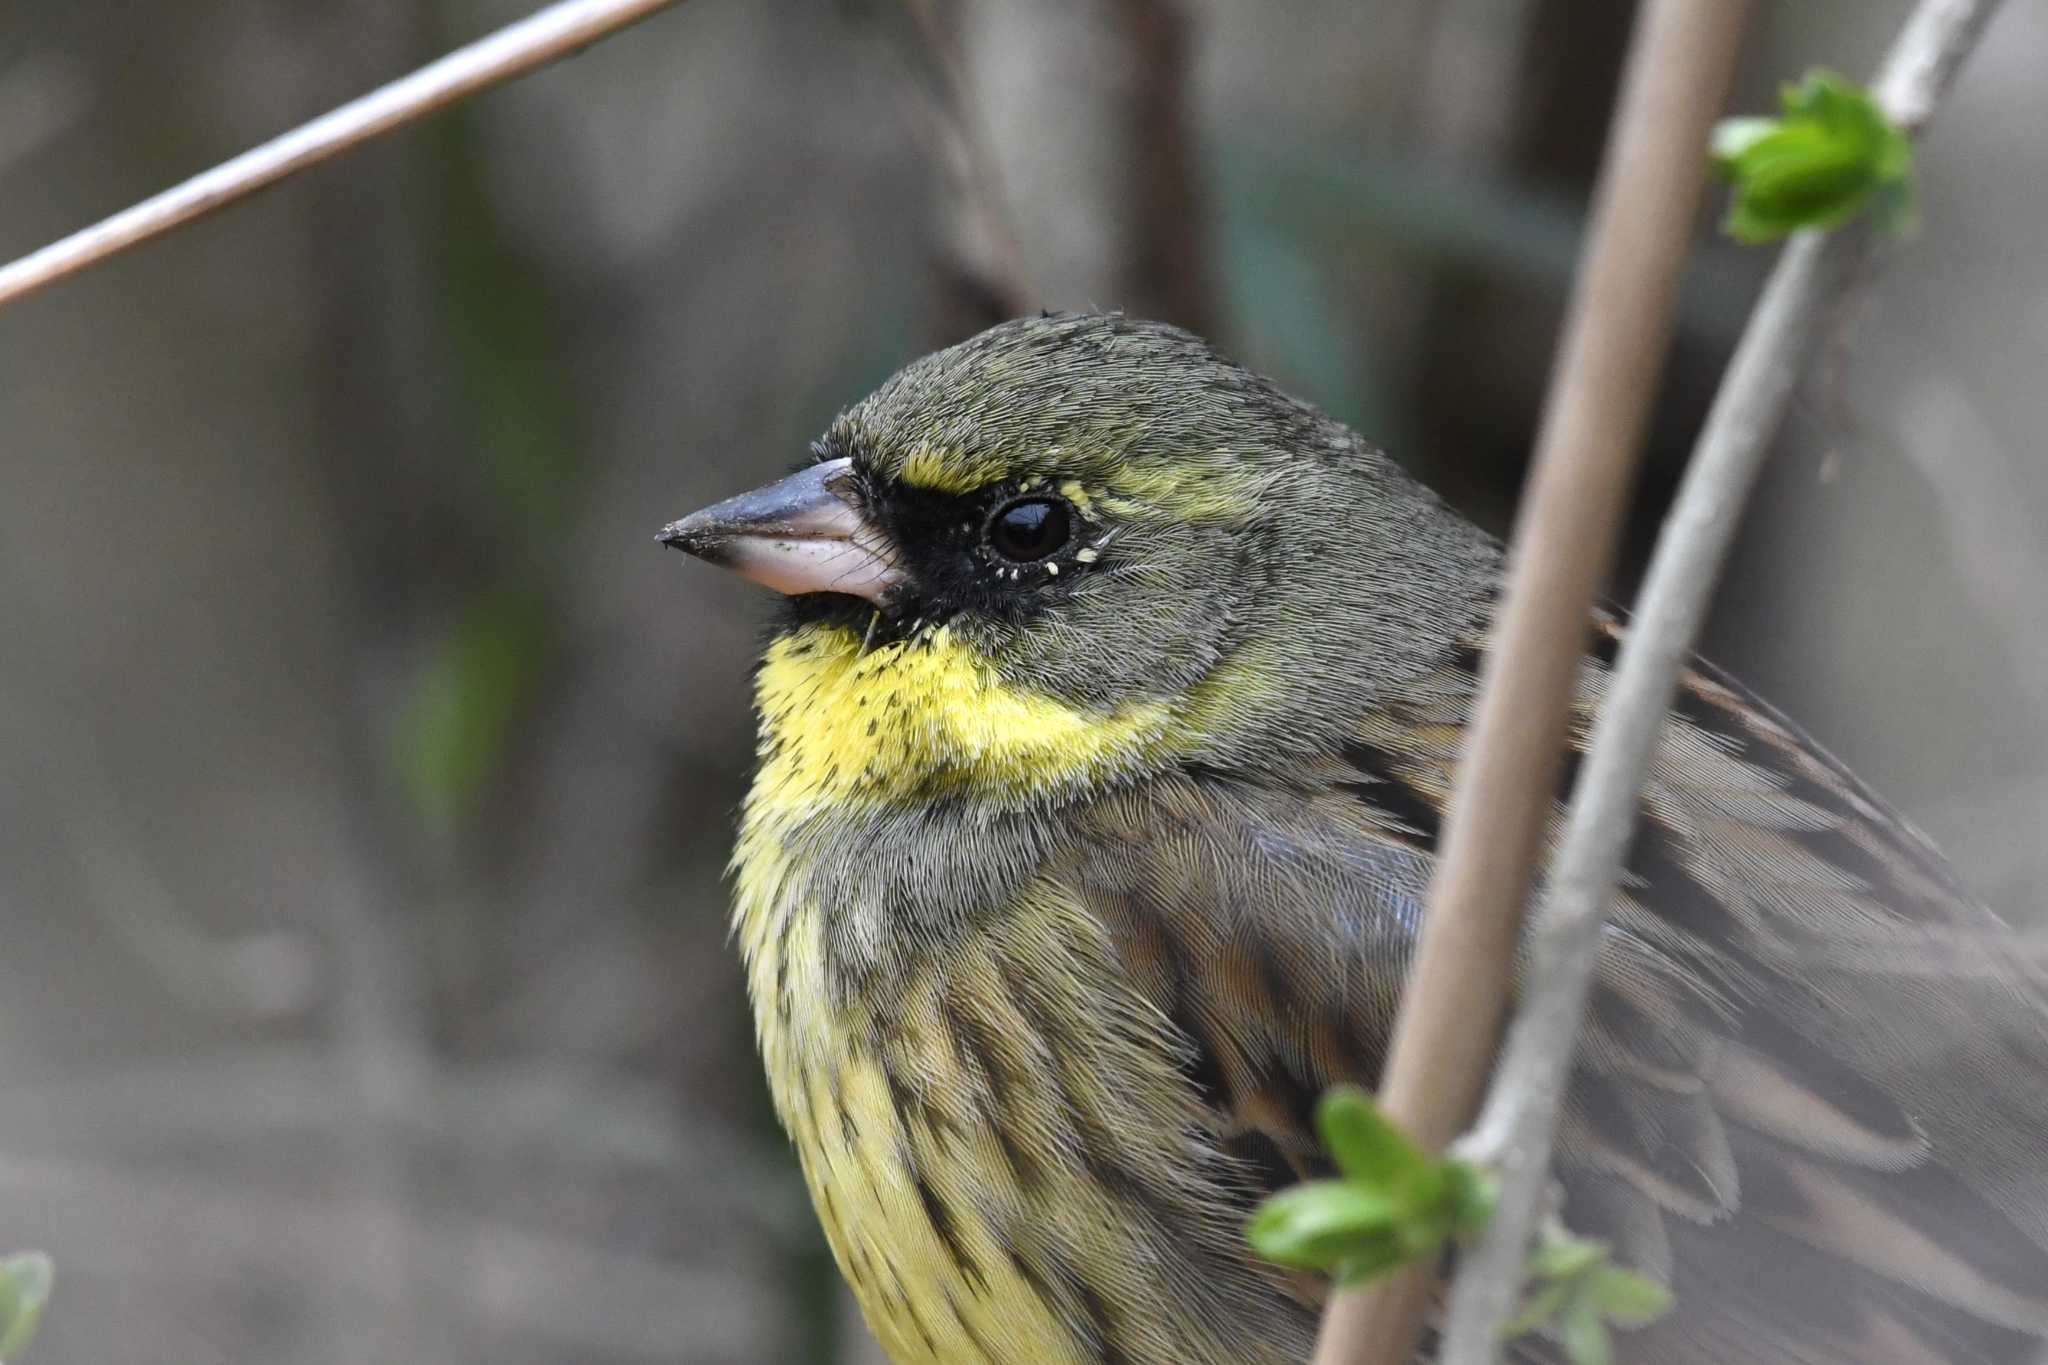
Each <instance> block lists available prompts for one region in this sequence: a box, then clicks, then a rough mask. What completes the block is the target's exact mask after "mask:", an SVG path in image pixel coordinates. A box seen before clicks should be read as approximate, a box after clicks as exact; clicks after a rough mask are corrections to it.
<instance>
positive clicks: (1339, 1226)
mask: <svg viewBox="0 0 2048 1365" xmlns="http://www.w3.org/2000/svg"><path fill="white" fill-rule="evenodd" d="M1404 1212H1405V1211H1404V1210H1403V1209H1401V1208H1400V1207H1399V1206H1398V1205H1396V1204H1395V1203H1394V1202H1393V1201H1391V1200H1389V1199H1388V1198H1387V1197H1386V1195H1385V1194H1384V1193H1382V1192H1381V1191H1379V1190H1375V1189H1372V1188H1370V1187H1367V1186H1365V1185H1361V1184H1358V1183H1356V1182H1354V1181H1349V1180H1313V1181H1310V1182H1309V1183H1307V1184H1305V1185H1295V1186H1292V1187H1291V1188H1288V1189H1284V1190H1281V1191H1280V1192H1279V1193H1278V1194H1275V1195H1274V1196H1273V1197H1272V1198H1270V1199H1268V1200H1266V1202H1265V1203H1264V1204H1262V1205H1260V1206H1259V1209H1258V1211H1257V1212H1256V1213H1254V1214H1253V1215H1252V1216H1251V1219H1250V1221H1249V1222H1247V1223H1246V1224H1245V1235H1246V1236H1247V1237H1248V1238H1249V1239H1250V1240H1251V1244H1252V1249H1253V1250H1254V1251H1257V1252H1258V1253H1259V1255H1261V1256H1263V1257H1265V1258H1266V1259H1267V1260H1269V1261H1275V1262H1278V1263H1279V1264H1281V1265H1289V1266H1295V1267H1297V1268H1299V1269H1303V1270H1329V1269H1332V1268H1333V1267H1335V1266H1336V1265H1337V1264H1338V1263H1339V1262H1341V1261H1354V1260H1361V1259H1362V1260H1376V1259H1378V1258H1379V1257H1381V1256H1383V1255H1384V1254H1385V1253H1386V1252H1387V1251H1388V1250H1389V1249H1391V1248H1392V1247H1393V1246H1394V1228H1395V1225H1396V1223H1397V1222H1398V1221H1399V1220H1400V1218H1401V1217H1402V1215H1403V1214H1404Z"/></svg>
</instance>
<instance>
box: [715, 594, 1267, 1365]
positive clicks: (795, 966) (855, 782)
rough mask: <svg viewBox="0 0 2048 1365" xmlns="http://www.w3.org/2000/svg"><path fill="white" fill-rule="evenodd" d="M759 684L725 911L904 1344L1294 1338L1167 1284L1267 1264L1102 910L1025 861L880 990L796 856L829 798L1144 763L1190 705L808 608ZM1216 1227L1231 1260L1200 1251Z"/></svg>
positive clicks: (872, 797)
mask: <svg viewBox="0 0 2048 1365" xmlns="http://www.w3.org/2000/svg"><path fill="white" fill-rule="evenodd" d="M757 689H758V703H759V707H760V713H761V718H762V765H761V768H760V771H759V773H758V775H757V777H756V779H755V783H754V786H753V789H752V791H751V792H750V793H749V796H748V799H747V804H746V810H745V814H744V817H743V820H742V825H741V836H740V843H739V847H738V851H737V853H736V855H735V869H734V870H735V874H736V876H735V880H736V883H737V893H738V894H737V904H736V907H735V931H736V936H737V938H738V940H739V943H740V947H741V950H742V952H743V954H744V957H745V959H746V965H747V979H748V989H749V994H750V996H751V998H752V1003H753V1008H754V1017H755V1024H756V1029H757V1032H758V1034H759V1040H760V1046H761V1052H762V1057H763V1060H764V1062H765V1064H766V1069H767V1074H768V1080H769V1086H770V1090H771V1092H772V1093H773V1095H774V1098H775V1103H776V1108H777V1110H778V1112H779V1114H780V1116H781V1118H782V1122H783V1124H784V1126H785V1127H786V1128H787V1130H788V1131H789V1134H790V1137H791V1139H792V1141H793V1142H794V1143H795V1145H796V1148H797V1152H798V1154H799V1156H800V1157H801V1159H802V1163H803V1169H804V1175H805V1179H806V1181H807V1182H808V1184H809V1186H810V1189H811V1195H812V1200H813V1203H814V1204H815V1205H816V1207H817V1211H818V1215H819V1219H820V1221H821V1222H822V1224H823V1225H824V1229H825V1233H826V1236H827V1238H828V1240H829V1241H830V1243H831V1245H832V1249H833V1253H834V1255H835V1257H836V1258H837V1260H838V1262H839V1266H840V1268H841V1270H842V1271H843V1272H844V1274H845V1276H846V1278H847V1280H848V1282H849V1283H850V1284H851V1285H852V1286H853V1288H854V1291H855V1294H856V1296H857V1297H858V1298H859V1299H860V1302H861V1306H862V1309H863V1311H864V1312H865V1314H866V1316H867V1319H868V1322H869V1324H870V1325H871V1326H872V1327H873V1328H874V1330H875V1332H876V1335H877V1336H878V1337H879V1338H880V1339H881V1341H882V1343H883V1345H884V1346H885V1347H886V1348H887V1349H888V1350H889V1352H890V1354H891V1355H892V1356H893V1357H894V1358H895V1359H896V1360H898V1361H904V1362H926V1361H929V1362H935V1363H936V1362H947V1363H948V1365H956V1363H959V1362H969V1363H971V1362H1018V1363H1019V1365H1022V1363H1023V1362H1051V1363H1053V1365H1059V1362H1069V1361H1071V1362H1088V1361H1094V1360H1099V1359H1103V1358H1107V1357H1116V1358H1122V1359H1128V1360H1132V1361H1146V1362H1150V1361H1174V1362H1186V1363H1187V1365H1194V1363H1196V1362H1210V1361H1217V1362H1221V1361H1225V1360H1230V1361H1239V1360H1255V1359H1257V1360H1263V1359H1279V1358H1280V1357H1279V1356H1278V1355H1277V1354H1276V1355H1270V1356H1269V1355H1267V1354H1266V1351H1265V1346H1264V1345H1259V1344H1250V1345H1248V1344H1247V1343H1246V1342H1244V1341H1243V1340H1241V1339H1234V1338H1233V1339H1230V1340H1225V1339H1224V1337H1223V1332H1222V1328H1221V1327H1220V1326H1219V1325H1218V1324H1217V1323H1216V1322H1215V1321H1214V1320H1213V1319H1210V1320H1208V1321H1205V1320H1204V1319H1203V1317H1202V1316H1201V1315H1196V1314H1190V1313H1189V1312H1188V1310H1187V1305H1186V1304H1185V1302H1184V1301H1183V1296H1182V1295H1181V1294H1179V1293H1178V1292H1172V1291H1169V1290H1167V1289H1166V1288H1165V1287H1164V1278H1165V1277H1164V1275H1163V1272H1162V1269H1161V1268H1162V1266H1163V1265H1165V1264H1166V1263H1167V1262H1169V1261H1171V1260H1173V1259H1174V1258H1176V1257H1181V1256H1187V1257H1189V1258H1190V1267H1192V1268H1190V1269H1185V1270H1183V1271H1182V1272H1180V1274H1181V1276H1182V1278H1183V1280H1185V1279H1186V1278H1187V1277H1189V1276H1194V1277H1196V1278H1199V1279H1203V1280H1205V1281H1206V1282H1212V1283H1215V1284H1216V1285H1218V1286H1219V1290H1220V1292H1221V1293H1222V1294H1223V1295H1224V1297H1226V1298H1236V1299H1247V1298H1249V1297H1250V1296H1252V1295H1254V1294H1256V1293H1258V1292H1260V1287H1259V1284H1258V1283H1257V1282H1256V1281H1255V1280H1254V1279H1252V1278H1247V1279H1245V1281H1244V1283H1243V1287H1242V1289H1241V1290H1232V1289H1231V1288H1230V1287H1229V1285H1230V1283H1231V1282H1232V1281H1233V1280H1234V1279H1235V1278H1236V1277H1237V1276H1239V1275H1245V1276H1253V1275H1256V1274H1257V1273H1258V1272H1252V1271H1248V1270H1244V1269H1242V1268H1241V1267H1240V1266H1239V1265H1238V1263H1237V1262H1236V1261H1235V1260H1234V1259H1232V1258H1233V1257H1234V1256H1235V1255H1236V1254H1237V1253H1236V1250H1235V1249H1237V1248H1239V1247H1240V1246H1241V1243H1240V1242H1239V1239H1238V1233H1237V1229H1236V1227H1235V1223H1234V1217H1235V1215H1233V1214H1232V1213H1231V1212H1230V1211H1229V1210H1228V1208H1227V1206H1226V1203H1225V1200H1224V1198H1223V1196H1222V1194H1221V1193H1220V1192H1219V1190H1218V1189H1217V1188H1216V1187H1215V1185H1214V1184H1213V1183H1212V1182H1213V1181H1214V1179H1215V1167H1214V1165H1213V1152H1211V1151H1208V1149H1206V1148H1205V1147H1204V1144H1203V1140H1202V1139H1201V1138H1200V1137H1199V1136H1197V1135H1198V1134H1199V1132H1200V1129H1201V1124H1202V1115H1201V1113H1200V1112H1199V1101H1198V1099H1197V1097H1196V1096H1195V1094H1194V1093H1193V1091H1192V1089H1191V1087H1189V1086H1188V1084H1187V1083H1186V1081H1185V1079H1184V1077H1183V1076H1182V1074H1181V1073H1180V1071H1179V1068H1178V1056H1177V1053H1176V1047H1177V1044H1176V1042H1175V1040H1174V1039H1175V1035H1174V1034H1173V1031H1172V1028H1171V1026H1170V1025H1169V1024H1168V1023H1167V1022H1166V1020H1165V1019H1164V1017H1163V1016H1162V1015H1161V1014H1160V1013H1159V1012H1158V1010H1157V1009H1156V1008H1155V1007H1153V1006H1152V1005H1151V1004H1150V1003H1149V1002H1147V1001H1145V1000H1143V999H1141V998H1140V997H1138V996H1137V995H1136V993H1135V992H1134V990H1133V988H1132V987H1131V986H1130V985H1129V983H1128V981H1127V979H1126V974H1125V973H1124V971H1123V969H1122V967H1121V965H1120V963H1119V961H1118V959H1117V957H1116V954H1115V951H1114V948H1113V945H1112V944H1111V942H1110V940H1109V938H1108V932H1107V930H1106V929H1105V927H1104V926H1103V925H1102V923H1100V922H1099V920H1098V919H1097V918H1096V917H1095V916H1094V915H1093V914H1091V913H1090V912H1089V910H1088V908H1087V907H1086V906H1085V905H1082V904H1080V903H1079V902H1078V901H1077V900H1075V899H1074V898H1073V897H1072V896H1071V895H1070V894H1068V893H1066V892H1063V891H1061V890H1059V889H1058V888H1057V887H1055V886H1053V885H1052V884H1050V883H1047V882H1043V881H1029V882H1027V883H1026V884H1022V885H1019V886H1017V887H1016V888H1015V899H1014V901H1013V902H1012V903H1010V904H1007V905H1002V906H980V907H963V911H965V912H968V914H969V916H970V917H971V918H972V919H973V921H974V925H975V927H974V928H973V930H972V931H971V932H962V933H960V934H959V935H957V936H956V937H955V938H953V939H950V940H948V941H947V942H945V943H943V944H938V945H933V944H928V943H927V944H921V945H918V946H916V947H915V948H913V947H911V946H906V947H904V948H903V949H902V953H901V956H902V961H901V963H900V964H898V965H900V966H901V970H900V971H897V972H894V973H893V975H892V976H891V979H890V983H889V985H888V987H887V988H886V989H885V990H879V991H868V992H865V993H863V992H858V991H849V990H848V989H846V988H845V983H843V982H836V981H834V980H833V979H832V971H833V967H832V965H831V964H832V961H833V959H832V958H831V956H830V954H829V953H828V935H827V928H828V925H831V924H832V923H833V920H832V916H833V915H834V913H835V910H836V909H837V907H834V906H832V905H823V904H819V903H817V902H816V900H815V899H814V897H815V894H816V893H815V891H814V890H813V889H812V888H814V887H816V886H818V885H820V884H830V881H831V879H830V878H826V879H824V880H823V882H822V883H821V881H820V880H819V879H818V878H815V877H813V876H811V875H809V874H810V873H812V872H814V871H815V870H816V869H815V868H811V867H807V866H805V865H804V863H803V860H804V859H807V858H814V857H818V856H821V855H820V854H819V852H818V850H819V848H820V843H819V841H818V840H817V839H816V837H815V835H816V823H817V822H818V821H820V820H826V821H829V820H832V819H833V818H835V817H836V816H838V815H842V814H845V813H847V812H848V811H850V810H855V809H858V808H860V807H862V806H866V805H872V804H882V803H888V802H892V801H915V800H922V799H925V798H926V797H927V796H929V795H938V794H943V793H945V792H946V791H948V790H949V789H951V790H959V789H960V788H963V787H964V788H966V789H968V790H969V791H971V792H972V793H973V794H975V795H979V796H982V797H999V796H1001V795H1003V794H1005V793H1007V794H1008V795H1010V796H1012V797H1016V796H1023V797H1026V798H1030V797H1032V796H1034V795H1038V794H1044V793H1048V792H1054V791H1058V790H1061V789H1063V788H1065V787H1068V786H1069V785H1072V784H1085V783H1096V782H1103V781H1106V780H1109V779H1111V778H1113V777H1115V776H1117V775H1119V774H1122V773H1128V772H1130V771H1132V770H1134V769H1135V768H1136V767H1138V766H1139V765H1141V764H1144V763H1148V762H1152V761H1155V760H1156V758H1157V756H1158V754H1159V753H1160V752H1162V751H1163V748H1164V746H1166V745H1168V744H1170V743H1171V742H1173V739H1174V737H1175V734H1176V732H1175V731H1174V729H1173V727H1174V726H1175V724H1176V723H1177V720H1176V716H1175V715H1174V714H1173V713H1171V712H1169V710H1168V708H1167V707H1165V706H1164V705H1161V704H1154V703H1135V704H1131V705H1127V706H1124V707H1120V708H1116V709H1114V710H1107V711H1097V712H1088V711H1082V710H1078V709H1076V708H1073V707H1070V706H1067V705H1065V704H1063V703H1060V702H1057V701H1054V700H1052V699H1049V698H1045V697H1042V696H1037V695H1033V694H1030V693H1026V692H1022V691H1019V690H1017V689H1014V688H1011V687H1008V686H1006V685H1005V684H1004V683H1003V682H1002V681H1001V679H1000V678H998V677H997V676H996V675H995V674H994V673H993V671H992V670H990V669H989V668H988V667H987V666H986V665H985V664H983V663H981V662H979V661H978V660H977V659H976V658H975V657H974V656H973V655H972V654H971V653H970V652H969V651H968V650H967V649H966V648H965V647H964V646H963V645H962V644H960V643H959V642H958V641H956V640H954V639H953V638H952V637H951V635H950V634H949V633H948V632H946V631H944V630H943V629H942V630H937V631H932V632H929V633H927V634H926V635H925V636H922V637H920V638H919V639H917V640H915V641H911V642H906V643H897V644H889V645H884V646H881V647H879V648H875V649H863V647H862V642H861V640H860V639H859V637H858V636H857V635H856V634H855V633H853V632H850V631H846V630H843V629H838V628H828V627H813V628H811V629H807V630H804V631H801V632H798V633H796V634H794V635H791V636H789V637H786V638H784V639H783V640H781V641H779V642H778V643H777V644H776V645H775V646H774V647H773V648H772V649H771V650H770V652H769V654H768V657H767V660H766V662H765V663H764V665H763V667H762V669H761V672H760V675H759V680H758V684H757ZM885 852H886V851H885ZM856 856H857V855H856ZM884 960H887V961H893V960H894V959H889V958H887V957H886V956H885V959H884ZM1205 1163H1207V1164H1205ZM1106 1172H1114V1173H1121V1174H1118V1175H1116V1176H1115V1177H1114V1179H1115V1180H1116V1181H1117V1182H1118V1183H1119V1184H1120V1185H1122V1186H1123V1188H1121V1189H1112V1188H1106V1186H1105V1173H1106ZM1120 1200H1123V1201H1136V1202H1135V1203H1120V1202H1119V1201H1120ZM1202 1247H1220V1248H1225V1250H1224V1251H1223V1252H1222V1253H1220V1254H1221V1257H1222V1259H1220V1260H1219V1259H1217V1258H1215V1257H1211V1259H1210V1260H1207V1261H1200V1260H1199V1259H1198V1258H1194V1257H1193V1254H1192V1250H1191V1249H1199V1248H1202Z"/></svg>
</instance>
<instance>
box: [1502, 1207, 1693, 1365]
mask: <svg viewBox="0 0 2048 1365" xmlns="http://www.w3.org/2000/svg"><path fill="white" fill-rule="evenodd" d="M1671 1303H1672V1299H1671V1291H1670V1290H1669V1289H1666V1288H1665V1287H1664V1286H1663V1285H1661V1284H1659V1283H1657V1282H1656V1281H1655V1280H1653V1279H1650V1278H1649V1277H1648V1276H1646V1275H1640V1274H1637V1273H1636V1272H1635V1271H1633V1270H1627V1269H1624V1268H1622V1267H1621V1266H1618V1265H1615V1264H1614V1263H1613V1260H1612V1258H1611V1257H1610V1255H1609V1250H1608V1247H1607V1245H1606V1244H1605V1243H1604V1242H1597V1241H1593V1240H1590V1239H1588V1238H1583V1237H1574V1236H1572V1235H1571V1234H1570V1233H1568V1232H1566V1231H1565V1230H1564V1229H1562V1228H1560V1227H1558V1226H1556V1225H1554V1224H1553V1225H1552V1226H1550V1227H1548V1228H1546V1229H1545V1230H1544V1233H1543V1237H1542V1240H1541V1242H1540V1243H1539V1244H1538V1245H1537V1247H1536V1249H1535V1250H1534V1251H1532V1252H1531V1253H1530V1254H1529V1293H1528V1297H1527V1298H1525V1299H1524V1300H1523V1301H1522V1309H1521V1312H1519V1313H1517V1314H1516V1315H1515V1317H1514V1319H1513V1320H1512V1321H1510V1322H1509V1323H1508V1326H1507V1330H1508V1332H1509V1334H1510V1335H1515V1336H1519V1335H1521V1334H1522V1333H1524V1332H1541V1333H1543V1334H1544V1335H1546V1336H1549V1337H1552V1338H1554V1339H1555V1340H1556V1341H1557V1342H1558V1344H1559V1345H1561V1346H1562V1347H1563V1348H1564V1351H1565V1354H1566V1355H1567V1356H1568V1357H1570V1359H1571V1360H1572V1362H1573V1365H1609V1362H1610V1361H1612V1360H1613V1359H1614V1348H1613V1345H1612V1343H1611V1342H1610V1341H1609V1340H1608V1329H1609V1328H1610V1327H1620V1328H1630V1327H1647V1326H1648V1325H1649V1324H1651V1323H1653V1322H1655V1321H1656V1320H1657V1319H1658V1318H1661V1317H1663V1316H1664V1315H1665V1314H1666V1313H1668V1312H1670V1311H1671Z"/></svg>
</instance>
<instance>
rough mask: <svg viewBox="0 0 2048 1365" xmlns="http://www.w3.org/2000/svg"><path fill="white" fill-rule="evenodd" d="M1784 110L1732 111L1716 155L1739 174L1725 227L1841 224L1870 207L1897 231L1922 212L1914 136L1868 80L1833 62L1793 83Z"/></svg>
mask: <svg viewBox="0 0 2048 1365" xmlns="http://www.w3.org/2000/svg"><path fill="white" fill-rule="evenodd" d="M1783 100H1784V105H1785V113H1784V115H1783V116H1782V117H1780V118H1732V119H1723V120H1722V121H1721V123H1720V124H1719V125H1718V126H1717V127H1716V128H1715V129H1714V146H1713V151H1714V164H1715V166H1716V167H1717V168H1718V169H1719V170H1720V171H1721V173H1722V174H1723V175H1725V176H1726V177H1728V179H1729V180H1731V181H1733V182H1734V185H1735V194H1734V198H1733V199H1732V200H1731V201H1730V203H1729V206H1728V217H1727V218H1726V219H1725V220H1724V221H1723V222H1722V224H1721V227H1722V230H1723V231H1725V232H1726V233H1727V234H1728V235H1729V236H1731V237H1733V238H1735V239H1736V240H1737V241H1739V242H1749V243H1757V242H1770V241H1776V240H1777V239H1778V238H1780V237H1784V236H1786V235H1788V234H1790V233H1792V232H1796V231H1798V230H1799V229H1800V228H1809V227H1813V228H1832V227H1839V226H1840V225H1841V224H1843V223H1846V222H1848V221H1849V220H1850V219H1851V218H1854V217H1855V216H1856V215H1857V214H1859V213H1861V212H1863V211H1864V210H1865V209H1866V208H1869V209H1872V210H1873V211H1874V213H1875V214H1876V216H1877V220H1878V223H1879V225H1880V226H1881V227H1883V228H1884V229H1885V230H1886V231H1888V232H1894V233H1899V232H1906V231H1909V230H1910V229H1911V227H1912V224H1913V221H1914V208H1913V142H1912V139H1911V138H1909V137H1907V136H1906V134H1905V133H1904V131H1902V130H1901V129H1900V128H1899V127H1898V126H1897V125H1896V124H1894V123H1893V122H1892V121H1891V120H1890V119H1888V118H1886V117H1885V115H1884V111H1883V110H1882V109H1880V108H1878V105H1877V101H1876V100H1875V99H1873V98H1872V97H1871V94H1870V92H1869V91H1868V90H1865V89H1864V88H1863V87H1862V86H1859V85H1856V84H1855V83H1853V82H1851V81H1849V80H1846V79H1844V78H1843V77H1841V76H1838V75H1836V74H1835V73H1834V72H1832V71H1813V72H1810V73H1808V75H1807V77H1806V79H1805V80H1803V81H1801V82H1800V83H1799V84H1797V85H1787V86H1786V87H1785V90H1784V95H1783Z"/></svg>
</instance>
